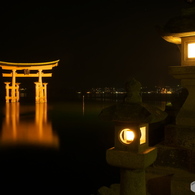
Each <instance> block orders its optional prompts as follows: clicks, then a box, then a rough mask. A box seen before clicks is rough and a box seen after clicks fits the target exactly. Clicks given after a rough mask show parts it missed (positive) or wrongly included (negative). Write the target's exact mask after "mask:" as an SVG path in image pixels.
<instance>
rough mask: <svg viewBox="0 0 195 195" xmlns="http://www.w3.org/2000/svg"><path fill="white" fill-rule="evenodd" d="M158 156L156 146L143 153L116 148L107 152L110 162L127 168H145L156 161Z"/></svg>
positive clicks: (107, 158)
mask: <svg viewBox="0 0 195 195" xmlns="http://www.w3.org/2000/svg"><path fill="white" fill-rule="evenodd" d="M156 156H157V150H156V148H148V150H146V151H145V152H143V153H133V152H128V151H119V150H115V149H114V148H111V149H109V150H107V152H106V160H107V162H108V164H110V165H112V166H116V167H121V168H126V169H144V168H146V167H148V166H149V165H151V164H152V163H153V162H154V161H155V159H156Z"/></svg>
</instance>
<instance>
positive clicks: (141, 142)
mask: <svg viewBox="0 0 195 195" xmlns="http://www.w3.org/2000/svg"><path fill="white" fill-rule="evenodd" d="M140 131H141V137H140V144H144V143H146V126H144V127H140Z"/></svg>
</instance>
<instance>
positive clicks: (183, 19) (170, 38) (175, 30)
mask: <svg viewBox="0 0 195 195" xmlns="http://www.w3.org/2000/svg"><path fill="white" fill-rule="evenodd" d="M158 31H159V33H160V34H161V36H162V38H163V39H164V40H166V41H167V42H171V43H175V44H181V38H182V37H188V36H195V7H191V8H187V9H183V10H182V12H181V14H180V15H179V16H177V17H174V18H171V19H170V20H169V21H168V22H167V23H166V24H165V26H164V27H163V28H158Z"/></svg>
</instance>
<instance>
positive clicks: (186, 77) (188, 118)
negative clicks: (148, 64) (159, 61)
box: [169, 66, 195, 126]
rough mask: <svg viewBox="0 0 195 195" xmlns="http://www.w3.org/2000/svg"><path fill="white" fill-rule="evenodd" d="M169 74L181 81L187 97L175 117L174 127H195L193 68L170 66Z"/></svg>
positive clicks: (194, 77)
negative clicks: (186, 91)
mask: <svg viewBox="0 0 195 195" xmlns="http://www.w3.org/2000/svg"><path fill="white" fill-rule="evenodd" d="M169 73H170V74H171V75H172V76H173V77H174V78H176V79H180V80H181V86H182V87H184V88H186V89H187V90H188V93H189V94H188V97H187V99H186V101H185V102H184V104H183V106H182V108H181V109H180V111H179V113H178V115H177V117H176V125H185V126H195V120H194V119H195V101H194V97H195V66H171V67H169Z"/></svg>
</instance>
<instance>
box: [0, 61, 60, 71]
mask: <svg viewBox="0 0 195 195" xmlns="http://www.w3.org/2000/svg"><path fill="white" fill-rule="evenodd" d="M58 62H59V60H56V61H50V62H41V63H14V62H3V61H0V67H1V68H2V69H3V70H13V69H14V70H23V69H28V70H37V69H42V70H50V69H52V68H53V67H55V66H58Z"/></svg>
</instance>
